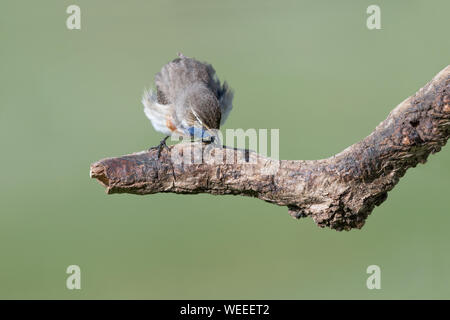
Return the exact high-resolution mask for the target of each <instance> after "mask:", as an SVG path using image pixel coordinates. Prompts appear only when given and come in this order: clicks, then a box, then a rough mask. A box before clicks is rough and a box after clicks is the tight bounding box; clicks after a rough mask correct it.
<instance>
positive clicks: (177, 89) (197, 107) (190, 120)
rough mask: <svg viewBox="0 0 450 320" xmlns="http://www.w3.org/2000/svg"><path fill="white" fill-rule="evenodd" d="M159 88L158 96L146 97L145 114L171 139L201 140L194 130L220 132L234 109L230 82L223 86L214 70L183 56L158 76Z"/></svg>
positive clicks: (207, 65)
mask: <svg viewBox="0 0 450 320" xmlns="http://www.w3.org/2000/svg"><path fill="white" fill-rule="evenodd" d="M155 84H156V95H155V94H153V93H152V92H148V93H146V94H145V95H144V97H143V100H142V101H143V104H144V106H145V109H144V110H145V113H146V115H147V117H148V118H149V119H150V120H151V121H152V124H153V126H154V127H155V129H156V130H158V131H161V132H163V133H165V134H168V135H170V134H171V133H173V132H175V131H176V132H177V133H181V134H184V135H194V136H197V137H198V131H195V130H193V129H192V128H193V127H195V128H204V129H205V130H208V131H209V130H211V129H219V128H220V125H221V124H223V123H224V122H225V119H226V117H227V115H228V113H229V112H230V110H231V108H232V99H233V93H232V91H231V89H230V88H229V87H228V85H227V83H226V82H224V83H223V85H221V83H220V81H219V79H218V78H217V76H216V72H215V70H214V68H213V67H212V66H211V65H210V64H208V63H203V62H199V61H197V60H195V59H192V58H188V57H185V56H184V55H182V54H179V58H176V59H175V60H173V61H171V62H169V63H168V64H166V65H165V66H164V67H163V68H162V69H161V71H160V72H159V73H157V74H156V76H155ZM167 123H169V124H170V125H167ZM173 128H176V129H175V130H173ZM201 132H203V131H201ZM201 136H202V137H203V133H202V134H201Z"/></svg>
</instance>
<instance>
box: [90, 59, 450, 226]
mask: <svg viewBox="0 0 450 320" xmlns="http://www.w3.org/2000/svg"><path fill="white" fill-rule="evenodd" d="M449 135H450V66H448V67H447V68H445V69H444V70H442V71H441V72H440V73H439V74H438V75H436V76H435V77H434V78H433V80H431V81H430V82H429V83H428V84H427V85H426V86H425V87H423V88H422V89H420V90H419V91H418V92H417V93H416V94H415V95H413V96H411V97H409V98H408V99H406V100H405V101H403V102H402V103H400V104H399V105H398V106H397V107H396V108H395V109H394V110H393V111H392V112H391V113H390V114H389V116H388V117H387V119H386V120H384V121H383V122H382V123H380V124H379V125H378V126H377V127H376V129H375V131H373V132H372V133H371V134H370V135H369V136H368V137H366V138H365V139H363V140H361V141H360V142H358V143H355V144H354V145H352V146H350V147H348V148H347V149H345V150H344V151H342V152H341V153H339V154H337V155H335V156H333V157H330V158H328V159H323V160H313V161H302V160H293V161H291V160H273V159H270V158H265V157H262V156H259V155H258V154H256V153H254V152H252V151H246V150H238V149H230V148H227V149H221V148H220V147H214V146H212V145H209V146H208V145H203V144H201V143H181V144H177V145H175V146H171V147H169V150H164V151H162V154H161V157H160V158H159V159H158V158H157V150H151V151H145V152H139V153H135V154H131V155H126V156H122V157H117V158H109V159H103V160H100V161H98V162H96V163H94V164H92V165H91V177H92V178H96V179H98V180H99V181H100V182H101V183H102V184H103V185H104V186H105V187H106V191H107V193H133V194H142V195H143V194H152V193H157V192H173V193H182V194H197V193H210V194H215V195H222V194H233V195H245V196H252V197H257V198H259V199H262V200H265V201H267V202H271V203H274V204H277V205H280V206H287V207H288V209H289V213H290V214H291V215H292V216H293V217H295V218H300V217H308V216H309V217H312V218H313V219H314V221H315V222H316V223H317V225H319V226H320V227H330V228H333V229H336V230H350V229H352V228H361V227H362V226H363V225H364V222H365V220H366V218H367V216H368V215H369V214H370V213H371V212H372V210H373V209H374V207H375V206H378V205H380V204H381V203H382V202H383V201H384V200H386V198H387V193H388V191H390V190H392V188H393V187H394V186H395V185H396V184H397V182H398V181H399V179H400V178H401V177H402V176H403V175H404V174H405V172H406V170H408V169H409V168H411V167H415V166H416V165H417V164H418V163H425V162H426V160H427V157H428V155H429V154H430V153H435V152H438V151H439V150H441V148H442V147H443V146H444V145H445V144H446V142H447V139H448V138H449ZM193 148H197V149H196V150H198V148H201V149H202V150H203V153H202V154H198V153H196V157H193V159H196V160H197V161H198V160H199V159H201V160H203V161H198V162H201V163H179V162H177V161H174V159H177V158H176V157H175V156H180V155H186V154H191V152H192V149H193ZM194 153H195V152H194ZM214 157H216V158H214ZM222 157H223V159H225V161H226V163H213V161H212V159H218V158H220V159H222ZM238 159H244V161H237V160H238ZM231 160H233V161H231Z"/></svg>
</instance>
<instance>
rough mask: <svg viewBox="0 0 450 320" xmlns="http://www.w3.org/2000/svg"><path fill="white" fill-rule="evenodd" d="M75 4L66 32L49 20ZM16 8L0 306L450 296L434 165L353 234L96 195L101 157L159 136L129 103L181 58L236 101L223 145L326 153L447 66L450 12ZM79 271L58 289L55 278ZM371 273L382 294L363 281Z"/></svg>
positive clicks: (8, 78) (156, 4)
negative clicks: (245, 138)
mask: <svg viewBox="0 0 450 320" xmlns="http://www.w3.org/2000/svg"><path fill="white" fill-rule="evenodd" d="M70 4H77V5H79V6H80V7H81V30H68V29H67V28H66V18H67V17H68V14H67V13H66V8H67V6H69V5H70ZM371 4H374V1H331V0H330V1H276V2H275V1H256V0H254V1H237V0H236V1H206V0H205V1H163V0H161V1H137V0H134V1H126V2H125V1H106V0H103V1H99V0H97V1H87V0H85V1H75V0H73V1H66V0H65V1H56V0H53V1H13V0H7V1H5V0H3V1H2V6H1V13H0V28H1V29H0V40H1V48H0V68H1V69H0V74H1V77H0V82H1V83H0V137H1V138H0V150H1V151H0V152H1V155H2V157H1V169H0V173H1V180H2V183H1V184H0V211H1V213H0V298H3V299H15V298H25V299H32V298H42V299H48V298H62V299H80V298H88V299H112V298H118V299H122V298H125V299H129V298H130V299H131V298H134V299H144V298H145V299H184V298H190V299H220V298H236V299H241V298H244V299H248V298H255V299H302V298H325V299H328V298H342V299H345V298H363V299H366V298H367V299H373V298H374V299H379V298H425V299H428V298H450V272H449V270H450V250H449V242H450V241H449V240H450V234H449V232H448V226H449V225H450V215H449V214H448V213H449V206H448V202H447V201H448V199H447V196H448V191H449V189H450V166H449V161H450V148H449V147H445V148H444V149H443V150H442V151H441V152H439V153H438V154H436V155H433V156H431V157H430V158H429V161H428V163H427V164H426V165H420V166H418V167H417V168H415V169H411V170H410V171H409V172H408V173H407V175H406V176H405V177H404V178H403V179H402V180H401V181H400V183H399V184H398V186H397V187H396V188H395V189H394V190H393V191H392V192H390V193H389V198H388V200H387V201H386V202H385V203H384V204H383V205H382V206H381V207H379V208H376V209H375V211H374V212H373V213H372V215H371V216H370V217H369V218H368V220H367V223H366V225H365V226H364V228H363V229H362V230H353V231H350V232H336V231H333V230H329V229H320V228H318V227H317V226H315V224H314V223H313V221H312V220H311V219H302V220H300V221H295V220H293V219H292V218H291V217H290V216H289V215H288V213H287V209H286V208H285V207H277V206H274V205H270V204H267V203H265V202H263V201H260V200H257V199H252V198H245V197H233V196H221V197H217V196H211V195H196V196H188V195H175V194H156V195H151V196H134V195H126V194H123V195H106V194H105V192H104V188H103V187H102V186H100V184H98V183H97V182H96V181H95V180H92V179H90V178H89V165H90V164H91V163H92V162H95V161H97V160H99V159H101V158H104V157H110V156H118V155H122V154H126V153H131V152H135V151H140V150H144V149H145V148H147V147H148V146H150V145H155V144H157V142H159V140H160V139H161V138H162V135H161V134H159V133H156V132H155V131H154V130H153V128H152V126H151V124H150V122H149V121H148V120H147V119H146V118H145V116H144V113H143V111H142V106H141V104H140V98H141V94H142V92H143V89H144V87H147V88H148V87H150V86H151V85H152V83H153V76H154V74H155V73H156V72H158V71H159V70H160V68H161V67H162V65H163V64H165V63H167V62H168V61H169V60H171V59H173V58H174V57H175V54H176V52H178V51H181V52H183V53H184V54H185V55H187V56H193V57H196V58H198V59H200V60H205V61H208V62H210V63H212V64H213V65H214V67H215V68H216V70H217V72H218V74H219V77H220V78H221V79H226V80H227V81H228V82H229V83H230V84H231V86H232V87H233V88H234V89H235V103H234V110H233V112H232V113H231V114H230V117H229V120H228V122H227V124H226V126H225V128H279V129H280V140H281V141H280V158H282V159H319V158H324V157H328V156H331V155H333V154H335V153H337V152H339V151H341V150H342V149H344V148H345V147H347V146H349V145H350V144H352V143H354V142H356V141H358V140H360V139H361V138H363V137H364V136H366V135H368V134H369V133H370V132H371V131H372V130H373V129H374V127H375V126H376V125H377V124H378V123H379V122H381V121H382V120H384V119H385V118H386V116H387V114H388V113H389V112H390V110H391V109H393V108H394V107H395V106H396V105H397V104H398V103H400V102H401V101H403V100H404V99H405V98H407V97H408V96H410V95H411V94H413V93H415V92H416V90H417V89H419V88H420V87H422V86H423V85H424V84H425V83H427V82H428V81H429V80H430V79H431V78H432V77H433V76H434V75H435V74H436V73H437V72H439V71H440V70H441V69H443V68H444V67H445V66H447V65H448V64H450V41H449V35H448V32H449V24H448V12H449V11H450V2H449V1H447V0H442V1H406V0H404V1H387V0H386V1H377V2H375V4H378V5H380V7H381V23H382V30H373V31H370V30H368V29H367V27H366V18H367V17H368V15H367V14H366V8H367V7H368V6H369V5H371ZM71 264H76V265H79V266H80V267H81V273H82V278H81V281H82V282H81V286H82V289H81V290H72V291H71V290H68V289H66V286H65V283H66V278H67V276H68V275H67V274H66V273H65V271H66V268H67V266H69V265H71ZM372 264H376V265H379V266H380V267H381V271H382V279H381V286H382V289H381V290H368V289H367V288H366V279H367V277H368V275H367V274H366V268H367V266H369V265H372Z"/></svg>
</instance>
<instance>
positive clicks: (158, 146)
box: [148, 136, 170, 159]
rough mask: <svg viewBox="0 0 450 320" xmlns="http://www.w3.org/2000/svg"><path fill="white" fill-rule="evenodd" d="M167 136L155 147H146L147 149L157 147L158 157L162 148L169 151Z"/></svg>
mask: <svg viewBox="0 0 450 320" xmlns="http://www.w3.org/2000/svg"><path fill="white" fill-rule="evenodd" d="M168 138H169V136H167V137H165V138H164V139H162V140H161V141H160V142H159V144H158V145H157V146H156V147H150V148H149V149H148V151H151V150H154V149H158V159H159V158H160V157H161V152H162V150H163V149H167V151H169V150H170V149H169V146H168V145H167V143H166V140H167V139H168Z"/></svg>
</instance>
